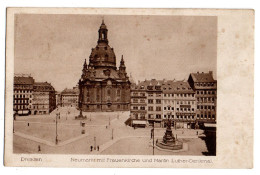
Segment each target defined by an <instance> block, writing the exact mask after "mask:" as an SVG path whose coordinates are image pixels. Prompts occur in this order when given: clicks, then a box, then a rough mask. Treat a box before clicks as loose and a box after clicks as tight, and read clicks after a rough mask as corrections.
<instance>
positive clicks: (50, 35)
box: [14, 14, 217, 91]
mask: <svg viewBox="0 0 260 175" xmlns="http://www.w3.org/2000/svg"><path fill="white" fill-rule="evenodd" d="M103 18H104V21H105V24H106V26H107V28H108V40H109V45H110V46H111V47H113V48H114V51H115V54H116V58H117V66H119V63H120V59H121V55H124V60H125V65H126V71H127V73H128V75H130V74H131V76H132V77H133V79H134V80H135V81H138V80H141V81H142V80H145V79H152V78H155V79H168V80H172V79H176V80H184V79H185V80H187V79H188V76H189V74H190V73H192V72H193V73H196V72H198V71H199V72H208V71H213V76H214V78H216V69H217V17H214V16H151V15H150V16H132V15H114V16H113V15H109V16H107V15H105V16H100V15H64V14H60V15H56V14H54V15H46V14H39V15H38V14H19V15H16V16H15V46H14V52H15V54H14V56H15V58H14V66H15V67H14V70H15V73H18V74H19V73H24V74H31V76H33V77H34V79H35V81H37V82H41V81H44V82H45V81H47V82H50V83H51V84H52V85H53V87H54V88H55V89H56V90H57V91H62V90H63V89H65V88H72V87H74V86H76V85H77V83H78V81H79V79H80V76H81V73H82V68H83V63H84V60H85V59H87V63H88V62H89V61H88V59H89V55H90V53H91V48H93V47H95V46H96V45H97V40H98V29H99V27H100V25H101V23H102V19H103Z"/></svg>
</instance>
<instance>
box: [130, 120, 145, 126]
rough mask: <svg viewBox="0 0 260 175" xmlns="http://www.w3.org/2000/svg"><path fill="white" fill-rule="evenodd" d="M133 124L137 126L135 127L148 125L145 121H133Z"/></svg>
mask: <svg viewBox="0 0 260 175" xmlns="http://www.w3.org/2000/svg"><path fill="white" fill-rule="evenodd" d="M133 124H135V125H146V121H144V120H133Z"/></svg>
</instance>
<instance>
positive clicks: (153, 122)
mask: <svg viewBox="0 0 260 175" xmlns="http://www.w3.org/2000/svg"><path fill="white" fill-rule="evenodd" d="M152 130H153V132H152V133H153V155H154V121H153V129H152Z"/></svg>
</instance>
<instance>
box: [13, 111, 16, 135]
mask: <svg viewBox="0 0 260 175" xmlns="http://www.w3.org/2000/svg"><path fill="white" fill-rule="evenodd" d="M15 120H16V112H15V113H14V115H13V133H14V121H15Z"/></svg>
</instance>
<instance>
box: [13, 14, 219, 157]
mask: <svg viewBox="0 0 260 175" xmlns="http://www.w3.org/2000/svg"><path fill="white" fill-rule="evenodd" d="M14 27H15V28H14V30H15V33H14V41H15V42H14V84H13V119H14V121H13V152H14V153H19V154H21V153H29V154H35V153H37V154H39V153H40V154H104V155H194V156H195V155H200V156H201V155H203V156H215V155H216V130H217V129H216V128H217V113H216V109H217V80H216V74H217V72H216V66H217V65H216V63H217V17H215V16H198V17H196V16H143V15H142V16H135V15H130V16H126V15H117V16H116V15H115V16H113V15H56V14H50V15H49V14H39V15H38V14H16V15H15V26H14Z"/></svg>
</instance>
